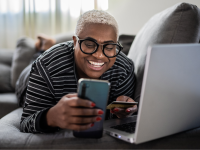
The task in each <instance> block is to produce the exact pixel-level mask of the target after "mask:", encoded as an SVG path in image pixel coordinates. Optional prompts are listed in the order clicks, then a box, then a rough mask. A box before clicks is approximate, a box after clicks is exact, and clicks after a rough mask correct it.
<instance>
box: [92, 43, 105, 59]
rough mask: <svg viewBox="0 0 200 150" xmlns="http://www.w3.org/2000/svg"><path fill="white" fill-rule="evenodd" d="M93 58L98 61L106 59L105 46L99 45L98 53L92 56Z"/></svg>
mask: <svg viewBox="0 0 200 150" xmlns="http://www.w3.org/2000/svg"><path fill="white" fill-rule="evenodd" d="M92 56H94V57H96V58H97V59H102V58H104V57H105V55H104V54H103V45H99V47H98V49H97V51H96V52H95V53H93V54H92Z"/></svg>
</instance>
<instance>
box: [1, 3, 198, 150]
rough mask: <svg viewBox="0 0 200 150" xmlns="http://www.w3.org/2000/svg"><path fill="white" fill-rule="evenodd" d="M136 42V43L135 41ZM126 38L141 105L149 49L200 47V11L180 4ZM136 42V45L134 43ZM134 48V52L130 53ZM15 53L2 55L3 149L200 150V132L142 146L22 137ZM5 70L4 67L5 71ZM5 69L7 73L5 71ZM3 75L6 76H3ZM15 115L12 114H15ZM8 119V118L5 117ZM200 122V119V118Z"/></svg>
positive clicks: (65, 136)
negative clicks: (159, 46) (14, 82)
mask: <svg viewBox="0 0 200 150" xmlns="http://www.w3.org/2000/svg"><path fill="white" fill-rule="evenodd" d="M131 38H132V39H131ZM133 39H134V36H131V35H130V36H127V35H123V36H121V38H120V39H119V40H120V41H121V42H122V45H124V46H125V47H126V51H124V52H125V53H126V54H128V57H129V58H131V59H132V60H133V61H134V65H135V75H136V80H137V82H136V89H135V95H134V99H135V100H136V101H138V102H139V99H140V91H141V84H142V78H143V72H144V67H145V58H146V52H147V48H148V47H149V46H150V45H153V44H162V43H165V44H167V43H168V44H173V43H199V41H200V10H199V8H197V7H196V6H195V5H192V4H188V3H178V4H176V5H174V6H172V7H170V8H168V9H166V10H163V11H162V12H160V13H158V14H156V15H154V16H153V17H152V18H151V19H150V20H149V21H148V22H147V23H146V24H145V25H144V26H143V27H142V29H141V30H140V32H139V33H138V34H137V36H136V37H135V39H134V41H133ZM132 41H133V42H132ZM129 46H130V50H129ZM12 55H13V54H12V53H9V52H5V51H4V52H3V51H0V56H1V57H0V71H1V73H0V92H1V93H0V118H1V117H2V118H1V119H0V148H21V149H23V148H24V149H27V148H31V149H33V148H35V149H36V148H40V149H43V148H45V149H47V148H48V149H49V148H51V149H149V148H152V149H172V148H173V149H176V148H178V149H186V148H187V149H193V148H196V149H197V148H200V142H199V138H200V128H196V129H192V130H189V131H186V132H182V133H178V134H175V135H171V136H168V137H163V138H161V139H157V140H153V141H149V142H146V143H142V144H139V145H135V144H129V143H126V142H124V141H121V140H118V139H115V138H113V137H111V136H109V135H107V134H105V133H104V134H103V137H102V138H100V139H84V138H74V137H73V134H72V131H70V130H61V131H59V132H56V133H49V134H31V133H21V132H20V130H19V126H20V117H21V114H22V108H20V107H19V106H18V101H17V98H16V96H15V94H14V87H13V86H12V84H11V81H10V80H11V77H10V70H11V65H12V64H11V62H12V59H14V58H12V57H13V56H12ZM2 66H3V67H2ZM2 68H3V69H2ZM2 72H3V73H2ZM11 111H12V112H11ZM3 116H4V117H3ZM197 119H199V118H197Z"/></svg>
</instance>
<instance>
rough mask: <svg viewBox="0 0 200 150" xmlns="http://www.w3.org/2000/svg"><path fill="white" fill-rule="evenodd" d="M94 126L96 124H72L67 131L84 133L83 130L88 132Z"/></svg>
mask: <svg viewBox="0 0 200 150" xmlns="http://www.w3.org/2000/svg"><path fill="white" fill-rule="evenodd" d="M93 126H94V123H90V124H81V125H79V124H70V125H69V126H68V127H67V129H71V130H74V131H82V130H87V129H89V128H91V127H93Z"/></svg>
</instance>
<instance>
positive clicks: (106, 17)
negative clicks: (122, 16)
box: [75, 10, 119, 38]
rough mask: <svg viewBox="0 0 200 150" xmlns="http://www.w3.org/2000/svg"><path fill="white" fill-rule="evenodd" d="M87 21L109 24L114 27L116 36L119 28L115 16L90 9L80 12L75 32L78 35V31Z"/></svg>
mask: <svg viewBox="0 0 200 150" xmlns="http://www.w3.org/2000/svg"><path fill="white" fill-rule="evenodd" d="M88 23H101V24H106V25H111V26H112V27H114V29H115V31H116V35H117V38H118V35H119V29H118V24H117V21H116V20H115V18H114V17H113V16H112V15H111V14H109V13H107V12H105V11H102V10H90V11H87V12H85V13H84V14H82V15H81V16H80V18H79V20H78V22H77V25H76V29H75V34H76V35H77V36H78V35H79V34H80V32H81V31H82V30H83V28H84V26H85V25H86V24H88Z"/></svg>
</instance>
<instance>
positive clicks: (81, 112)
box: [70, 108, 104, 116]
mask: <svg viewBox="0 0 200 150" xmlns="http://www.w3.org/2000/svg"><path fill="white" fill-rule="evenodd" d="M103 113H104V112H103V111H102V110H101V109H88V108H74V109H73V110H71V112H70V115H71V116H98V115H102V114H103Z"/></svg>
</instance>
